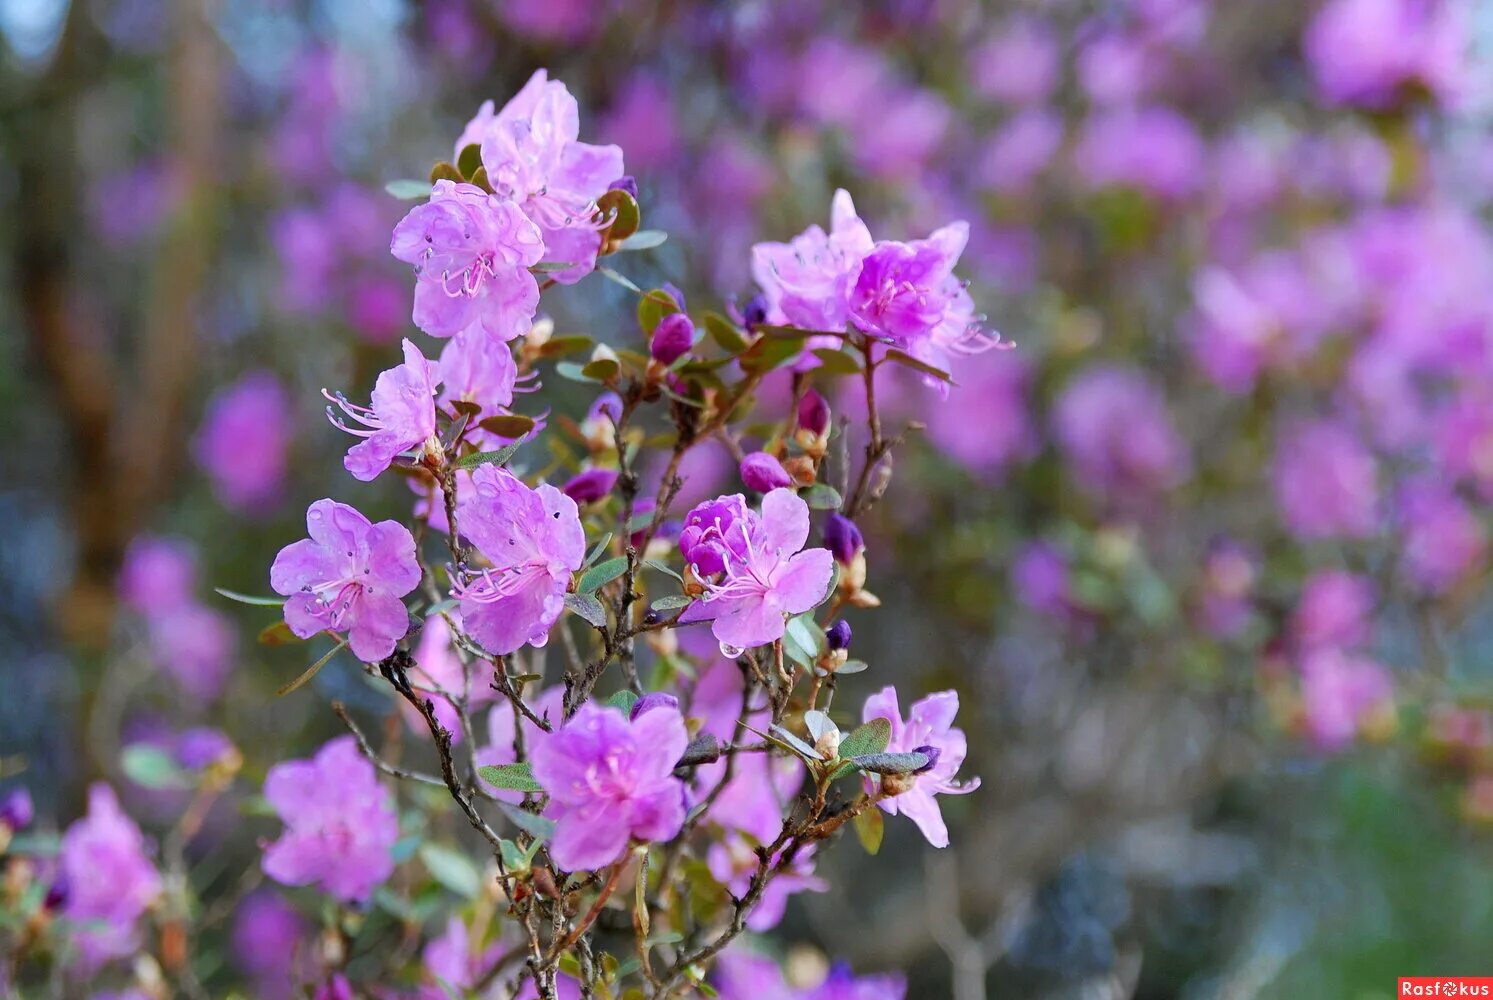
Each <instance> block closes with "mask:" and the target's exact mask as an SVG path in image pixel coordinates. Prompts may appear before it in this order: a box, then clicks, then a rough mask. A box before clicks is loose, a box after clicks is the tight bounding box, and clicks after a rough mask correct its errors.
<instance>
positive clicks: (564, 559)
mask: <svg viewBox="0 0 1493 1000" xmlns="http://www.w3.org/2000/svg"><path fill="white" fill-rule="evenodd" d="M472 486H473V496H472V497H471V498H469V499H468V500H467V501H466V502H464V503H463V504H462V505H461V507H460V508H459V510H458V512H457V524H458V526H459V529H460V531H461V533H462V534H464V535H465V536H466V537H467V538H469V539H471V541H472V544H473V545H475V546H477V551H478V552H480V553H482V555H483V556H484V557H485V558H486V559H487V561H488V563H489V564H490V565H489V566H488V567H486V568H483V569H479V570H474V571H473V572H471V573H470V574H468V575H467V576H466V577H465V579H462V580H459V581H457V582H456V583H455V585H454V586H453V587H452V590H451V593H452V596H454V597H456V598H458V599H459V600H460V601H461V615H462V621H463V623H464V626H465V628H466V630H467V631H468V632H469V633H470V634H471V636H472V638H474V639H476V640H477V641H478V642H479V643H481V644H482V646H483V648H485V649H486V650H487V651H488V652H490V653H495V654H497V655H500V656H501V655H503V654H505V653H511V652H513V651H514V650H516V649H518V648H519V647H521V646H523V645H525V644H528V645H532V646H543V645H544V644H545V643H546V642H547V641H549V631H550V627H551V626H553V625H554V624H555V619H557V618H559V617H560V612H561V611H562V610H563V609H564V607H565V591H566V588H567V587H568V586H569V584H570V574H571V573H572V572H574V571H575V570H577V569H580V567H581V561H582V560H583V559H584V558H585V557H586V537H585V534H584V533H583V532H582V530H581V521H580V513H579V511H578V510H577V508H576V505H575V501H574V500H572V499H570V497H568V496H566V495H565V494H564V493H562V492H561V491H560V490H558V489H556V488H555V487H553V486H550V485H549V484H547V483H545V484H542V485H540V486H539V487H538V488H537V489H530V488H529V487H527V486H525V485H524V484H523V483H522V482H520V481H519V479H518V478H517V477H516V476H514V475H513V473H511V472H509V471H507V470H506V469H499V468H497V467H495V466H491V465H484V466H482V467H481V468H479V469H477V470H476V471H475V472H474V473H473V474H472Z"/></svg>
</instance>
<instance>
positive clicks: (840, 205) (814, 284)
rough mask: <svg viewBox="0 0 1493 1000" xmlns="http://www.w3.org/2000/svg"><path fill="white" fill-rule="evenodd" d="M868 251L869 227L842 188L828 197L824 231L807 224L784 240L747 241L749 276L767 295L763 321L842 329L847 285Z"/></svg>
mask: <svg viewBox="0 0 1493 1000" xmlns="http://www.w3.org/2000/svg"><path fill="white" fill-rule="evenodd" d="M870 252H871V233H870V231H869V230H868V229H866V224H865V223H864V222H862V221H861V220H860V216H858V215H856V214H855V203H854V202H852V201H851V200H850V195H849V194H848V193H847V192H845V191H843V190H842V191H836V192H835V197H834V200H833V202H832V203H831V206H830V231H829V233H828V234H826V233H825V231H824V230H823V229H820V228H819V227H818V226H810V227H809V228H808V229H805V230H804V231H803V232H802V233H800V234H799V235H797V236H795V237H794V238H793V240H792V242H790V243H758V244H757V245H755V246H754V247H752V277H753V278H754V279H755V280H756V282H757V284H758V286H760V287H761V289H762V294H763V295H764V296H765V297H766V299H767V318H768V321H769V322H771V323H780V324H781V323H787V324H791V325H793V326H798V327H802V328H804V329H806V330H832V331H842V330H844V329H845V324H846V323H847V322H848V321H849V319H850V303H849V295H850V290H851V288H852V287H854V285H855V281H856V278H857V277H858V276H859V275H860V271H861V261H862V260H864V259H865V256H866V254H868V253H870ZM830 346H833V345H830Z"/></svg>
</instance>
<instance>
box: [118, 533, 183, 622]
mask: <svg viewBox="0 0 1493 1000" xmlns="http://www.w3.org/2000/svg"><path fill="white" fill-rule="evenodd" d="M196 586H197V553H196V550H195V549H194V548H193V547H192V544H191V543H190V542H188V541H186V540H185V539H181V538H169V537H167V538H163V537H159V536H155V535H140V536H139V537H138V538H136V539H135V540H134V541H132V542H130V545H129V548H127V549H126V550H125V553H124V565H123V566H122V567H121V568H120V570H119V597H120V599H121V600H123V601H124V603H126V604H128V605H129V606H130V607H132V608H134V609H135V610H136V611H138V612H140V613H141V614H142V615H145V616H147V617H154V616H156V615H160V614H165V613H167V612H170V611H175V610H176V609H178V608H180V607H183V606H185V605H187V604H189V603H191V601H192V599H193V598H192V591H193V589H195V588H196Z"/></svg>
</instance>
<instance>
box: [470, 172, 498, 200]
mask: <svg viewBox="0 0 1493 1000" xmlns="http://www.w3.org/2000/svg"><path fill="white" fill-rule="evenodd" d="M471 181H472V184H473V186H474V187H480V188H481V189H482V190H484V191H486V192H487V193H488V194H492V193H493V188H492V181H490V180H488V179H487V168H486V167H478V168H477V169H476V170H474V171H473V172H472V177H471Z"/></svg>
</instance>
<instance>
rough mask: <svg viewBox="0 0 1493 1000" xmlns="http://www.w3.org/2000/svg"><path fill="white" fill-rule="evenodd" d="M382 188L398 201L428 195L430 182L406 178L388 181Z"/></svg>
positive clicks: (412, 199)
mask: <svg viewBox="0 0 1493 1000" xmlns="http://www.w3.org/2000/svg"><path fill="white" fill-rule="evenodd" d="M384 190H385V191H387V192H389V193H390V194H391V195H393V196H394V197H396V198H398V199H399V200H400V201H414V200H415V199H416V198H429V197H430V182H429V181H417V180H408V179H406V180H398V181H390V182H389V183H387V184H385V185H384Z"/></svg>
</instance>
